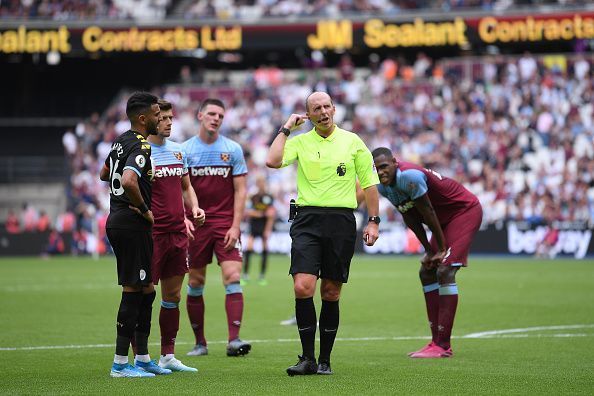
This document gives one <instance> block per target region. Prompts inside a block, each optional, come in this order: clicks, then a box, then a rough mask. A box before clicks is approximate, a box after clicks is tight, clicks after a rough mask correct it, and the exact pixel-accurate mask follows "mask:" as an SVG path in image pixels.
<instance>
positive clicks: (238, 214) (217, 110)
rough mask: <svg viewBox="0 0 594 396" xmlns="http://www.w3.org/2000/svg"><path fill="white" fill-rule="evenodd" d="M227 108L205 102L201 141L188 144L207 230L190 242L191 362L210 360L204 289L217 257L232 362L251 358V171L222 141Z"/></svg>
mask: <svg viewBox="0 0 594 396" xmlns="http://www.w3.org/2000/svg"><path fill="white" fill-rule="evenodd" d="M224 116H225V106H224V105H223V102H221V101H220V100H218V99H206V100H205V101H204V102H203V103H202V104H201V106H200V109H199V111H198V115H197V118H198V121H199V122H200V126H199V129H198V133H197V135H196V136H194V137H192V138H190V139H189V140H187V141H186V142H184V143H183V145H182V148H183V150H184V152H185V153H186V155H187V156H188V169H189V172H190V181H191V182H192V186H193V187H194V190H195V191H196V194H197V195H198V199H199V201H200V205H201V207H202V208H203V209H204V211H205V212H206V222H205V223H204V226H202V227H200V228H196V230H195V231H194V240H193V241H191V242H190V248H189V259H190V263H189V264H190V279H189V282H188V283H189V284H188V299H187V308H188V315H189V317H190V323H191V325H192V329H193V330H194V335H195V337H196V345H195V347H194V349H192V351H190V352H189V353H188V355H190V356H200V355H206V354H208V349H207V343H206V338H205V337H204V298H203V292H204V284H205V281H206V266H207V265H208V264H210V263H211V262H212V258H213V253H214V254H215V255H216V256H217V260H218V263H219V266H220V267H221V272H222V278H223V285H224V286H225V293H226V298H225V310H226V312H227V326H228V329H229V343H228V344H227V355H228V356H241V355H245V354H247V353H248V352H249V351H250V349H251V345H250V344H248V343H247V342H245V341H242V340H241V339H240V338H239V329H240V326H241V318H242V315H243V292H242V289H241V285H240V284H239V281H240V276H241V264H242V263H241V242H240V235H241V232H240V229H239V225H240V223H241V219H242V217H243V211H244V207H245V199H246V174H247V166H246V164H245V159H244V157H243V151H242V149H241V146H240V145H239V144H237V143H236V142H234V141H232V140H230V139H228V138H226V137H224V136H221V135H220V134H219V128H220V127H221V124H222V122H223V117H224Z"/></svg>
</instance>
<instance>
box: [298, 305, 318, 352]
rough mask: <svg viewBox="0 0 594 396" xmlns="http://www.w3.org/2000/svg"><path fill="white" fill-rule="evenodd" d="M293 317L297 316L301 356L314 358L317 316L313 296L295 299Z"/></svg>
mask: <svg viewBox="0 0 594 396" xmlns="http://www.w3.org/2000/svg"><path fill="white" fill-rule="evenodd" d="M295 317H296V318H297V330H299V338H300V339H301V347H302V348H303V357H306V358H309V359H311V360H314V359H315V340H316V322H317V317H316V306H315V305H314V301H313V297H308V298H296V299H295Z"/></svg>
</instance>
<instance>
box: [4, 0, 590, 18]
mask: <svg viewBox="0 0 594 396" xmlns="http://www.w3.org/2000/svg"><path fill="white" fill-rule="evenodd" d="M587 3H588V2H586V1H582V0H546V1H543V0H523V1H515V2H514V1H510V0H422V1H412V0H315V1H305V0H298V1H295V0H193V1H176V0H140V1H136V0H135V1H132V0H68V1H57V0H3V1H1V2H0V19H6V18H21V19H31V18H38V19H53V20H61V21H64V20H97V19H138V20H162V19H164V18H166V17H173V18H175V17H181V18H186V19H221V20H227V19H243V20H257V19H260V18H267V17H295V16H298V17H308V16H323V17H338V16H349V15H350V16H353V15H361V14H377V13H381V14H383V15H398V14H402V13H406V12H415V11H419V10H423V11H425V12H426V11H434V12H448V11H452V10H479V11H481V10H483V11H503V10H506V9H509V8H511V7H515V8H518V7H520V8H521V7H535V6H548V7H550V6H556V7H571V6H580V5H581V6H583V5H585V4H587Z"/></svg>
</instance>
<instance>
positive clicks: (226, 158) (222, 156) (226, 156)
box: [221, 153, 231, 162]
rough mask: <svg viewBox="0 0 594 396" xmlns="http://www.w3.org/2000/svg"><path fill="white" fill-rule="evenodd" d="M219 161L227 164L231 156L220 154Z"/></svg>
mask: <svg viewBox="0 0 594 396" xmlns="http://www.w3.org/2000/svg"><path fill="white" fill-rule="evenodd" d="M221 159H222V160H223V161H225V162H229V160H230V159H231V154H229V153H221Z"/></svg>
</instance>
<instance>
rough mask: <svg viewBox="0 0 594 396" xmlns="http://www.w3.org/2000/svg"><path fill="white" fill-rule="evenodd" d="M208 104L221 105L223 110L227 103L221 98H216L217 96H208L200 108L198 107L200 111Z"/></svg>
mask: <svg viewBox="0 0 594 396" xmlns="http://www.w3.org/2000/svg"><path fill="white" fill-rule="evenodd" d="M208 105H215V106H219V107H221V108H222V109H223V110H225V104H224V103H223V101H222V100H220V99H215V98H207V99H204V101H203V102H202V103H201V104H200V108H199V109H198V111H202V110H204V108H205V107H206V106H208Z"/></svg>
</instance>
